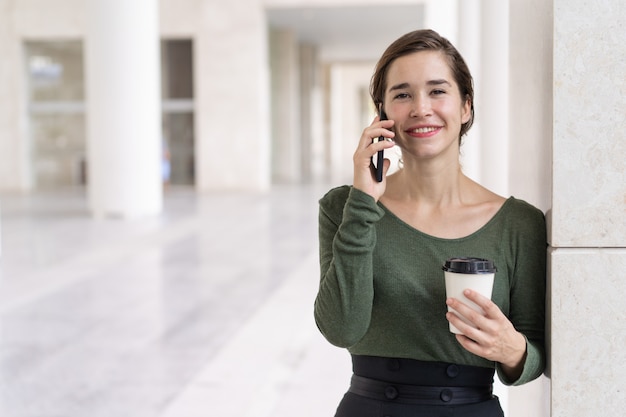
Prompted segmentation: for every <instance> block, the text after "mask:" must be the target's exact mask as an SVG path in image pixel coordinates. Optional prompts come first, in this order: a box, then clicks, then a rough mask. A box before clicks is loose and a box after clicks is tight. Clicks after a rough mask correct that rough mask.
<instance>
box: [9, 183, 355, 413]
mask: <svg viewBox="0 0 626 417" xmlns="http://www.w3.org/2000/svg"><path fill="white" fill-rule="evenodd" d="M327 188H328V187H276V188H274V189H273V190H272V191H271V192H269V193H258V194H254V193H234V192H233V193H209V194H203V195H197V194H196V193H195V192H194V191H193V190H191V189H184V188H183V189H176V188H172V189H170V190H168V192H167V193H166V195H165V208H164V211H163V213H162V214H161V215H160V216H157V217H153V218H144V219H135V220H120V219H104V220H94V219H92V218H90V216H89V213H88V210H87V203H86V197H85V192H84V190H63V191H57V192H54V193H47V192H39V193H35V194H33V195H2V196H0V230H1V235H0V236H1V238H2V253H1V256H0V315H1V316H0V416H3V417H87V416H88V417H105V416H106V417H120V416H132V417H144V416H145V417H155V416H158V417H195V416H212V415H219V416H220V417H230V416H232V417H265V416H272V417H283V416H284V417H287V416H289V417H294V416H298V417H308V416H310V417H313V416H315V417H319V416H332V415H333V413H334V410H335V408H336V405H337V403H338V401H339V399H340V398H341V396H342V395H343V392H344V391H345V389H346V387H347V383H348V379H349V375H350V363H349V362H350V360H349V356H348V354H347V353H346V352H345V351H343V350H341V349H337V348H334V347H332V346H330V345H328V344H327V343H326V341H324V340H323V338H322V337H321V336H320V334H319V333H318V331H317V329H316V327H315V324H314V322H313V318H312V303H313V298H314V296H315V291H316V288H317V282H318V265H317V200H318V199H319V197H321V195H322V194H323V193H324V192H325V191H326V189H327ZM218 413H219V414H218Z"/></svg>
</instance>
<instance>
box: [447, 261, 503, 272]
mask: <svg viewBox="0 0 626 417" xmlns="http://www.w3.org/2000/svg"><path fill="white" fill-rule="evenodd" d="M441 269H443V270H444V271H447V272H454V273H457V274H492V273H494V272H496V266H495V265H494V264H493V261H490V260H489V259H482V258H450V259H448V260H447V261H446V263H445V264H444V265H443V267H442V268H441Z"/></svg>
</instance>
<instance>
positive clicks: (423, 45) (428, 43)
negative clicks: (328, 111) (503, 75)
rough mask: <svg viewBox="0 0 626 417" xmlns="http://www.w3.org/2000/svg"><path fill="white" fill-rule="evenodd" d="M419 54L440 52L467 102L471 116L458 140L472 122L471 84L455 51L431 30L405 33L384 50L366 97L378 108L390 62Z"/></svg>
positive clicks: (472, 83)
mask: <svg viewBox="0 0 626 417" xmlns="http://www.w3.org/2000/svg"><path fill="white" fill-rule="evenodd" d="M421 51H441V52H442V53H443V54H444V55H445V57H446V59H447V61H448V64H449V66H450V70H451V71H452V74H453V76H454V80H455V81H456V83H457V85H458V86H459V92H460V93H461V97H464V98H465V99H466V100H469V102H470V110H471V115H470V118H469V120H468V121H467V122H465V123H463V124H462V125H461V131H460V133H459V140H460V138H461V137H462V136H463V135H464V134H466V133H467V131H468V130H469V129H470V127H472V124H473V123H474V81H473V79H472V74H471V73H470V71H469V68H468V67H467V64H466V63H465V60H464V59H463V57H462V56H461V54H460V53H459V51H458V50H457V49H456V48H455V47H454V45H452V43H450V41H449V40H447V39H446V38H444V37H443V36H441V35H439V34H438V33H437V32H435V31H434V30H430V29H421V30H415V31H413V32H409V33H407V34H405V35H403V36H401V37H400V38H398V39H397V40H395V41H394V42H393V43H392V44H391V45H389V47H387V49H386V50H385V52H384V53H383V55H382V56H381V57H380V59H379V60H378V63H377V64H376V70H375V71H374V75H373V76H372V80H371V82H370V95H371V97H372V100H373V101H374V105H375V106H376V108H377V109H378V108H379V106H380V104H381V103H383V101H384V98H385V90H386V88H387V73H388V72H389V67H390V66H391V64H392V63H393V61H395V60H396V59H397V58H400V57H402V56H405V55H409V54H412V53H414V52H421Z"/></svg>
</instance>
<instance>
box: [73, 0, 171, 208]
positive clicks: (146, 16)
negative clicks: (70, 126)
mask: <svg viewBox="0 0 626 417" xmlns="http://www.w3.org/2000/svg"><path fill="white" fill-rule="evenodd" d="M158 7H159V5H158V1H157V0H145V1H130V2H129V1H126V0H89V1H87V3H86V22H87V24H86V36H85V57H86V60H85V61H86V62H85V63H86V78H87V115H88V119H87V159H88V173H87V175H88V178H87V181H88V195H89V206H90V209H91V211H92V213H93V214H94V216H96V217H103V216H115V217H136V216H142V215H151V214H156V213H159V212H160V211H161V209H162V204H163V203H162V199H163V195H162V193H163V191H162V185H161V174H160V165H161V157H162V151H161V146H162V144H161V141H162V138H161V108H160V100H161V97H160V63H159V29H158V22H159V17H158V16H159V14H158Z"/></svg>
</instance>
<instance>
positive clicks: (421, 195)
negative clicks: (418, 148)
mask: <svg viewBox="0 0 626 417" xmlns="http://www.w3.org/2000/svg"><path fill="white" fill-rule="evenodd" d="M467 181H469V178H467V177H466V176H465V175H464V174H463V173H462V172H461V166H460V164H459V163H458V160H457V161H453V162H448V163H442V161H435V160H433V161H430V162H428V161H426V162H424V161H420V162H419V163H416V162H415V161H408V163H405V164H404V167H403V168H402V169H401V170H400V171H399V172H398V173H397V174H396V178H395V181H394V183H395V184H396V187H393V189H394V190H395V193H394V194H395V195H396V196H397V197H398V198H400V199H402V200H405V201H420V202H421V203H427V204H432V205H437V206H441V205H448V204H455V203H458V202H459V201H461V200H462V198H461V197H462V190H463V189H464V185H466V182H467Z"/></svg>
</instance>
